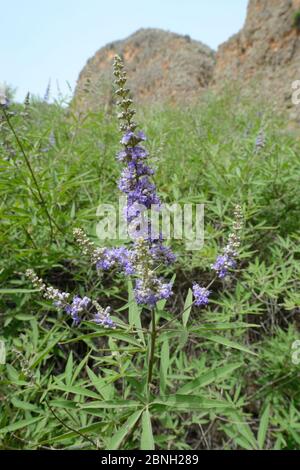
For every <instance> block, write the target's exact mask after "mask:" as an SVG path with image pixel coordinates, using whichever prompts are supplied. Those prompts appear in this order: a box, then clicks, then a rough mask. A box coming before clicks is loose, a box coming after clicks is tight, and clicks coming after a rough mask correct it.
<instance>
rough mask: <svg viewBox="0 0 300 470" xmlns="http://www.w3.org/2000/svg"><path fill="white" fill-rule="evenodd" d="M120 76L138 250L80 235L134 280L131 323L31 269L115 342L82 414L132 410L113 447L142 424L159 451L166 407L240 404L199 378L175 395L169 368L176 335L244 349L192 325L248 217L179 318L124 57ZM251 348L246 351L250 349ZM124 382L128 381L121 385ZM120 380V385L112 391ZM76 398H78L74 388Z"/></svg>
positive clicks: (98, 265) (232, 258)
mask: <svg viewBox="0 0 300 470" xmlns="http://www.w3.org/2000/svg"><path fill="white" fill-rule="evenodd" d="M114 75H115V82H116V85H117V90H116V95H117V96H118V98H119V101H118V106H119V108H120V112H119V114H118V119H119V120H120V130H121V132H122V137H121V140H120V143H121V145H122V150H121V151H120V152H119V153H118V155H117V159H118V161H119V162H120V163H121V164H122V165H123V168H122V171H121V177H120V180H119V183H118V187H119V189H120V191H121V192H122V193H124V194H125V195H126V197H127V204H126V207H125V210H124V217H125V219H126V221H127V223H128V226H129V229H130V233H131V235H132V241H131V243H130V245H126V246H121V247H115V248H110V247H99V246H96V245H95V243H94V242H92V241H91V240H90V239H89V238H88V237H87V235H86V234H85V232H84V231H83V230H82V229H80V228H77V229H75V230H74V237H75V240H76V242H77V244H78V245H79V247H80V248H81V250H82V253H83V255H84V256H87V257H88V258H89V262H90V263H91V264H92V265H93V266H94V267H95V269H96V270H97V271H98V272H100V271H109V270H114V271H118V272H120V273H122V274H123V275H124V276H127V277H128V278H129V301H128V304H127V305H126V308H127V310H128V323H126V322H124V321H123V320H122V319H121V318H120V315H116V312H113V311H112V309H111V308H110V306H102V305H100V304H99V302H98V300H97V299H91V298H90V297H88V296H86V295H84V296H83V297H82V296H79V295H78V294H75V295H74V296H73V297H72V296H71V294H70V293H69V292H61V291H59V290H58V289H56V288H54V287H52V286H47V285H46V284H45V282H44V281H43V280H42V279H40V278H39V277H38V276H37V275H36V273H35V272H34V271H33V270H31V269H28V270H27V272H26V275H27V277H28V278H29V279H30V281H31V282H32V283H33V285H34V287H35V288H37V289H38V290H39V291H40V292H41V294H42V295H43V297H44V298H45V299H46V300H50V301H52V302H53V304H54V306H55V307H56V308H58V309H61V310H63V311H64V312H65V313H66V314H67V315H68V316H69V317H70V319H71V320H72V322H73V325H74V326H76V327H78V326H80V325H82V326H83V329H84V331H85V334H84V335H83V336H81V337H79V338H77V339H76V340H83V339H85V340H89V339H92V338H93V339H94V338H97V337H99V338H103V337H105V336H106V337H107V338H108V339H109V341H110V343H109V344H110V347H111V354H112V357H114V358H117V359H118V361H116V362H114V361H112V362H111V363H110V364H111V369H112V370H114V369H115V368H119V373H118V374H113V375H111V371H110V372H108V373H107V376H106V378H104V379H103V387H100V392H99V393H100V395H99V396H100V398H101V400H90V401H89V402H88V403H84V404H82V403H78V406H80V407H81V408H82V409H86V410H88V409H93V410H94V412H95V410H97V409H99V410H100V409H106V408H108V409H110V408H112V407H113V408H114V409H116V410H125V414H124V415H122V416H121V418H120V424H119V423H118V426H117V430H115V429H114V430H113V431H112V433H111V436H110V437H109V440H108V441H107V447H108V448H109V449H116V448H119V447H120V446H121V445H122V444H124V443H125V442H126V440H127V438H128V436H129V435H130V433H132V432H133V431H134V430H135V429H136V427H139V425H140V426H141V433H140V436H141V438H140V446H141V448H142V449H153V448H155V435H154V434H155V433H153V426H152V416H153V415H154V416H155V415H157V414H158V413H164V412H165V411H166V410H173V411H176V410H177V411H195V410H196V411H199V412H204V413H205V412H209V411H210V410H215V409H219V411H220V410H221V411H222V412H224V413H225V412H226V410H231V409H232V407H233V405H232V403H230V402H227V401H226V400H225V399H224V398H222V397H220V396H219V395H218V394H215V395H216V396H214V397H213V398H207V397H205V395H203V394H199V393H192V392H194V391H196V392H197V390H198V388H199V383H200V382H201V380H200V382H199V378H195V379H194V380H189V381H188V382H187V383H184V384H181V385H179V387H177V391H176V392H175V393H168V391H167V389H168V369H169V367H170V351H173V348H172V347H170V340H171V339H172V340H173V338H174V339H176V338H178V337H179V338H180V337H184V338H185V339H184V343H186V342H187V340H188V335H189V334H190V335H192V336H193V335H195V336H196V337H197V336H198V337H199V336H200V337H204V338H207V339H212V340H213V341H215V342H217V343H218V342H219V343H220V344H226V345H229V346H231V347H237V348H238V349H239V345H236V344H235V343H234V342H232V341H231V342H230V341H228V340H227V342H226V341H225V340H222V336H218V335H214V336H213V337H212V336H211V335H210V334H209V332H211V331H214V330H218V329H223V328H224V325H223V328H222V325H221V327H220V325H215V326H214V325H208V326H207V325H205V324H203V325H201V326H199V324H198V323H199V322H198V321H197V320H196V323H194V324H193V325H191V326H190V325H189V320H190V315H191V310H192V307H193V306H195V307H203V308H204V307H206V306H207V305H208V304H209V302H210V296H211V295H212V286H213V284H214V282H215V281H216V280H224V279H226V278H228V277H229V276H230V273H231V271H232V270H235V269H236V266H237V257H238V249H239V246H240V232H241V229H242V227H243V218H242V211H241V208H240V206H239V205H237V206H236V208H235V212H234V224H233V230H232V233H231V234H230V235H229V238H228V242H227V244H226V246H225V247H224V249H223V252H222V254H220V255H219V256H218V257H217V259H216V260H215V262H214V263H213V264H212V265H211V269H212V271H213V272H214V277H213V279H212V281H211V282H210V283H209V284H208V285H207V286H202V285H200V284H199V283H197V282H195V283H194V284H193V285H192V286H191V289H189V290H188V293H187V297H186V302H185V307H184V309H183V311H181V312H180V313H179V314H178V315H174V316H173V317H172V315H170V313H169V312H167V311H166V308H165V307H166V305H167V302H168V300H169V298H170V297H171V296H172V295H173V288H174V278H173V279H172V280H167V279H165V278H164V277H163V271H164V267H165V266H170V265H172V264H173V263H174V262H175V260H176V257H175V255H174V254H173V252H172V250H171V249H170V248H169V247H168V246H166V244H165V243H164V239H163V236H162V234H161V233H156V232H155V231H154V230H153V227H152V226H151V223H150V222H148V223H147V224H146V226H143V227H141V226H140V216H141V214H142V213H143V212H144V211H145V212H146V211H149V210H150V209H151V208H152V207H153V206H155V207H156V210H160V205H161V201H160V198H159V196H158V194H157V191H156V187H155V184H154V182H153V175H154V170H153V169H152V168H151V167H150V165H149V163H148V156H149V155H148V152H147V150H146V148H145V141H146V136H145V134H144V132H143V131H140V130H137V129H138V125H137V124H136V123H135V122H134V121H133V116H134V115H135V110H134V109H133V108H132V100H131V99H130V97H129V95H130V91H129V89H128V88H127V87H126V82H127V77H126V72H125V71H124V66H123V63H122V60H121V59H120V57H118V56H117V57H116V58H115V62H114ZM86 329H91V330H92V333H90V332H89V331H88V332H86ZM71 341H73V340H71ZM124 342H125V343H127V344H129V345H130V346H134V348H133V347H132V348H131V349H130V348H126V349H125V350H126V353H125V354H123V353H122V351H123V350H124V348H123V346H122V345H123V343H124ZM243 349H244V351H246V348H243ZM176 351H177V350H176ZM128 359H129V360H128ZM159 360H160V365H159ZM239 366H240V364H228V365H226V366H224V367H221V368H220V369H219V370H216V371H214V374H213V376H212V377H210V378H206V380H204V383H205V384H209V383H212V382H213V380H214V379H217V378H218V377H224V376H226V375H227V374H229V373H230V372H231V371H232V370H234V369H235V368H237V367H239ZM158 371H159V374H158V373H157V372H158ZM158 377H159V378H158ZM90 379H91V380H92V383H93V385H95V386H96V388H97V390H99V383H98V382H97V378H95V376H94V374H93V372H91V374H90ZM101 380H102V379H101ZM118 381H121V382H122V386H121V387H120V386H119V382H118ZM113 382H115V387H114V388H113V391H112V389H111V387H112V385H111V384H112V383H113ZM96 384H98V385H96ZM60 387H61V385H60ZM120 388H121V389H120ZM60 389H62V388H60ZM103 389H104V390H107V389H109V390H110V392H109V393H104V392H103V391H101V390H103ZM70 390H71V389H70ZM65 391H67V390H65ZM71 393H75V392H74V390H73V391H71ZM87 396H89V395H87ZM90 397H91V396H90ZM91 398H95V397H94V396H93V397H91Z"/></svg>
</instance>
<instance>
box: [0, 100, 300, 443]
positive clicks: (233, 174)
mask: <svg viewBox="0 0 300 470" xmlns="http://www.w3.org/2000/svg"><path fill="white" fill-rule="evenodd" d="M10 110H11V111H13V112H14V113H15V114H14V115H11V116H9V119H10V121H11V123H12V125H13V128H14V129H15V131H16V134H17V136H18V138H19V140H20V143H21V146H22V148H23V150H24V152H25V155H26V156H27V157H28V162H27V163H26V160H25V159H24V154H23V153H22V151H21V150H20V147H19V146H18V143H17V142H16V139H15V136H14V135H13V134H12V132H11V129H10V128H9V127H8V125H7V122H6V121H5V120H4V119H2V120H1V123H0V135H1V147H0V158H1V180H0V194H1V198H0V201H1V203H0V217H1V232H0V244H1V260H0V283H1V287H0V305H1V312H0V314H1V317H0V321H1V336H0V339H2V340H4V342H5V346H6V353H7V360H6V364H3V365H0V370H1V379H0V387H1V389H0V406H1V414H0V445H1V448H5V449H10V448H12V449H21V448H26V449H28V448H33V449H38V448H64V449H72V448H94V447H96V446H97V447H98V448H112V446H114V445H117V444H118V443H117V442H116V441H112V440H110V439H111V438H110V436H112V435H114V433H115V432H116V431H117V430H119V431H120V430H121V429H122V426H123V425H124V423H125V422H126V420H127V419H128V420H130V419H131V420H133V418H132V416H133V415H129V412H128V409H126V408H122V404H121V403H119V404H118V407H116V406H114V407H113V406H112V407H111V408H106V409H102V408H101V407H100V408H91V407H89V406H88V402H90V401H91V399H96V400H98V401H99V400H100V401H101V400H104V401H110V400H112V399H113V398H114V397H115V394H116V391H119V390H120V389H122V386H124V381H123V382H122V377H124V376H125V374H128V383H127V386H126V387H127V388H126V389H125V390H123V391H122V393H123V398H124V400H126V399H128V397H129V396H130V395H131V392H132V390H133V389H135V390H137V391H138V390H139V383H138V380H137V374H138V371H137V369H136V364H135V365H134V358H135V354H136V351H137V350H139V348H141V345H140V344H134V343H127V342H126V339H125V341H123V342H122V343H121V345H122V350H121V352H120V351H119V352H117V351H116V343H117V342H116V338H114V337H113V336H109V337H108V338H107V339H105V338H104V339H103V338H101V337H100V338H96V339H95V340H94V339H93V338H92V337H90V336H87V337H85V338H83V339H82V340H80V341H79V340H78V336H80V334H83V333H84V332H85V330H84V331H83V332H79V331H78V329H76V328H74V327H72V326H71V324H70V323H68V321H66V318H65V315H64V314H63V313H57V312H56V310H55V309H53V308H52V307H51V306H50V305H49V304H48V303H47V302H45V301H41V299H40V298H39V296H38V294H37V293H36V292H34V291H33V290H32V289H30V286H28V283H27V281H26V280H25V277H24V271H25V270H26V269H27V268H29V267H30V268H34V269H35V270H36V271H37V272H38V273H39V274H40V275H41V276H42V277H43V278H45V279H46V280H47V282H49V283H52V284H53V285H55V286H56V287H59V288H61V289H62V290H66V291H70V292H74V291H75V287H76V288H77V290H78V285H79V286H80V292H79V293H81V294H83V293H86V294H87V295H91V294H95V293H96V295H97V298H98V299H99V301H100V302H101V303H102V304H104V305H106V304H110V305H112V306H113V307H114V309H115V311H117V312H118V316H119V318H124V320H126V319H127V316H128V309H130V305H128V304H127V285H126V283H125V282H124V280H123V279H122V278H121V277H120V278H117V280H116V279H114V281H113V282H112V279H111V277H110V275H105V276H103V277H99V276H97V275H96V274H95V272H94V270H93V268H92V267H89V266H87V262H86V260H84V259H82V257H81V254H80V253H79V250H78V247H77V246H76V245H75V244H74V241H73V237H72V229H73V228H74V227H82V228H84V229H85V230H86V231H87V232H88V233H89V235H90V237H91V238H94V239H95V240H96V237H95V227H96V223H97V216H96V210H97V206H98V205H99V204H100V203H110V204H111V203H117V198H118V194H117V192H116V190H115V188H116V182H117V179H118V176H119V166H118V163H117V162H116V161H115V154H116V152H117V150H118V149H119V144H118V142H119V139H120V136H119V134H118V131H117V128H118V126H117V120H116V117H115V115H114V114H108V112H102V113H101V112H99V113H90V114H87V115H85V116H84V115H78V114H77V113H76V111H75V110H74V109H73V108H72V107H65V106H62V105H61V104H60V103H55V104H51V105H48V104H46V103H43V102H40V101H38V100H33V101H32V102H31V104H30V105H29V106H26V107H25V108H24V107H23V106H21V105H12V107H11V108H10ZM257 110H258V106H257V103H253V102H251V100H250V99H249V100H246V99H244V100H243V101H241V99H239V98H238V97H237V96H235V95H234V94H233V93H230V92H227V93H226V94H224V95H223V96H219V97H214V96H210V95H208V96H207V97H206V98H205V99H204V101H203V102H202V103H201V105H199V106H195V107H191V108H189V109H186V110H180V109H177V108H166V107H165V108H151V109H143V110H140V111H139V115H138V117H137V120H138V122H140V123H141V127H142V128H143V129H144V130H145V132H146V134H147V135H148V138H149V147H148V148H149V149H150V151H151V155H152V156H153V158H152V163H153V164H154V165H155V166H156V167H157V173H156V177H155V180H156V181H155V182H156V185H157V187H158V189H159V192H160V195H161V197H162V199H163V200H164V201H166V202H182V203H183V202H193V203H204V204H205V245H204V247H203V249H202V250H201V251H199V252H187V251H186V250H185V249H184V245H182V244H180V243H179V242H174V244H173V245H174V249H175V251H176V253H177V255H178V261H177V263H176V280H175V295H174V296H173V298H172V300H170V302H169V309H168V311H169V314H168V315H169V316H170V317H169V318H172V315H176V314H178V312H180V310H182V308H183V306H184V302H185V297H186V292H187V290H188V288H189V287H190V286H191V284H192V282H193V281H195V280H196V281H197V282H199V283H200V284H201V283H205V281H206V280H207V279H209V278H210V277H211V272H210V264H211V263H212V262H213V261H214V259H215V257H216V255H217V253H218V251H219V249H220V246H222V245H223V243H224V241H225V240H226V236H227V234H228V231H229V229H230V224H231V214H232V208H233V207H234V205H235V203H236V202H240V203H241V204H242V206H243V208H244V212H245V218H246V228H245V231H244V239H243V243H242V253H241V262H240V264H239V269H238V270H237V271H236V272H235V275H234V279H233V280H232V281H230V282H229V283H228V284H226V285H225V286H224V285H222V283H221V281H220V282H219V283H217V284H216V285H215V286H214V292H213V294H212V302H211V304H210V306H209V307H208V308H207V309H205V310H198V309H194V308H193V309H192V311H191V316H190V319H191V328H195V327H197V326H201V325H202V324H203V323H207V322H217V323H219V324H222V325H223V326H224V327H225V325H226V324H228V323H229V322H230V325H231V326H230V328H228V329H224V330H223V331H222V332H221V333H220V332H218V336H217V340H216V338H215V340H214V338H212V337H211V335H210V336H209V335H206V336H205V335H200V336H199V334H195V332H194V334H193V335H192V338H191V340H189V341H187V340H186V339H185V337H184V336H183V337H182V338H181V340H180V342H179V345H177V346H173V342H172V341H171V338H169V337H168V336H166V337H163V338H164V341H162V349H161V352H160V353H159V354H161V355H162V357H161V359H162V360H161V366H160V369H155V370H154V377H155V380H156V382H155V383H156V385H157V387H162V389H163V391H164V393H173V392H174V391H175V390H177V391H178V390H180V387H182V385H181V384H182V381H184V380H187V381H188V383H189V382H192V381H193V380H194V379H197V378H199V384H200V385H199V386H198V387H196V390H197V391H199V390H200V391H201V389H202V387H203V386H204V384H206V387H207V388H206V392H205V396H206V398H208V397H211V398H214V399H221V398H226V400H227V402H228V403H231V405H232V407H231V408H230V409H228V410H222V412H220V413H218V411H217V410H215V409H208V410H207V409H205V407H203V408H201V407H200V408H199V409H198V408H197V411H191V410H190V411H188V410H185V411H184V412H183V411H182V410H181V409H180V404H178V403H177V405H176V406H177V407H178V411H177V412H175V413H174V414H172V415H170V414H169V413H168V411H167V408H165V406H168V405H162V404H153V405H152V407H153V410H156V413H157V414H156V415H155V417H154V420H153V421H152V427H153V430H154V436H155V446H156V448H158V449H167V448H168V449H169V448H170V449H205V448H212V449H238V448H244V449H259V448H265V449H274V448H275V449H296V448H298V447H299V443H300V432H299V429H300V409H299V405H300V396H299V385H298V384H299V365H297V364H293V361H292V352H293V350H292V344H293V342H294V341H295V340H296V339H299V319H298V315H299V305H300V296H299V284H300V281H299V279H300V277H299V273H300V268H299V255H300V250H299V229H300V219H299V209H300V187H299V180H300V169H299V150H300V148H299V140H298V139H297V137H296V136H295V135H293V134H292V133H290V132H288V131H287V130H285V129H286V127H287V126H286V123H285V121H284V119H283V118H281V117H277V116H275V115H274V114H273V113H272V112H270V111H269V110H268V109H267V108H266V109H264V110H263V112H261V110H260V112H258V111H257ZM261 129H263V130H264V134H265V136H266V138H265V146H264V147H263V148H262V149H260V150H259V151H257V150H256V149H255V141H256V138H257V135H258V134H259V132H260V130H261ZM28 164H29V165H28ZM33 175H34V176H33ZM35 180H36V182H37V185H36V184H35ZM41 198H42V199H41ZM236 281H238V282H236ZM224 287H225V289H224ZM124 305H125V306H124ZM147 315H148V314H147V312H146V313H145V318H146V320H147ZM165 315H167V314H166V313H165ZM166 319H167V320H168V317H167V316H166ZM143 321H144V320H143ZM242 323H248V324H249V323H250V324H254V325H256V326H255V327H251V328H246V327H243V326H242ZM235 324H236V325H237V327H236V328H234V325H235ZM220 338H221V340H222V341H221V342H220ZM70 340H73V341H74V342H69V341H70ZM229 342H231V343H234V344H239V345H241V346H242V347H243V348H246V349H251V351H252V352H254V353H256V355H254V354H247V355H246V357H245V355H244V353H243V351H241V349H236V348H228V347H227V346H226V344H227V343H229ZM232 364H236V367H233V366H232ZM227 365H228V367H229V368H228V369H225V370H224V368H225V367H226V366H227ZM214 370H217V371H219V374H217V375H216V377H214V381H212V380H210V379H209V373H210V372H211V371H214ZM122 384H123V385H122ZM201 384H202V385H201ZM191 403H192V400H191ZM132 406H134V405H132ZM172 406H174V404H173V405H172ZM191 406H192V405H191ZM193 406H194V405H193ZM136 413H137V412H136ZM137 419H139V418H138V417H137ZM142 422H143V423H144V424H145V427H144V430H145V429H148V428H147V427H149V420H148V415H147V413H146V411H144V412H143V417H142ZM131 424H132V429H131V433H130V436H123V437H124V439H123V438H121V441H120V442H119V444H118V445H122V446H123V448H125V449H133V448H137V447H138V446H139V428H138V427H137V426H136V425H135V424H134V423H133V421H132V423H131ZM78 430H79V434H78ZM118 436H120V433H119V434H118ZM118 436H117V437H118ZM148 438H149V436H147V434H146V435H145V432H143V436H142V440H143V441H144V442H146V443H147V442H148V443H149V439H148ZM145 445H147V444H145Z"/></svg>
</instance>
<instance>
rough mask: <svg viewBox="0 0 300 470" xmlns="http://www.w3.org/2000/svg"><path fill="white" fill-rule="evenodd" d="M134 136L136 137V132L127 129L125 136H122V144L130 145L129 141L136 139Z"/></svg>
mask: <svg viewBox="0 0 300 470" xmlns="http://www.w3.org/2000/svg"><path fill="white" fill-rule="evenodd" d="M134 137H135V136H134V132H132V131H127V132H126V133H125V134H124V135H123V137H122V139H121V144H123V145H128V144H129V142H130V141H132V140H133V139H134Z"/></svg>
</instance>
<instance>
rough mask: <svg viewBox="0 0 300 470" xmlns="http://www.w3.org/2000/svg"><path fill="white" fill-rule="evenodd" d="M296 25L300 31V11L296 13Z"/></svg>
mask: <svg viewBox="0 0 300 470" xmlns="http://www.w3.org/2000/svg"><path fill="white" fill-rule="evenodd" d="M294 27H295V28H296V29H297V30H298V31H300V11H297V12H296V13H295V14H294Z"/></svg>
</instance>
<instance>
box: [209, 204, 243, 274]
mask: <svg viewBox="0 0 300 470" xmlns="http://www.w3.org/2000/svg"><path fill="white" fill-rule="evenodd" d="M242 227H243V216H242V211H241V207H240V206H239V205H237V206H236V208H235V211H234V223H233V231H232V233H231V234H230V235H229V238H228V242H227V245H226V246H225V248H224V249H223V253H222V254H221V255H219V256H218V257H217V259H216V261H215V263H214V264H212V265H211V268H212V269H213V270H214V271H216V273H217V275H218V277H219V278H221V279H222V278H224V277H226V276H227V275H228V271H229V269H234V268H235V267H236V260H235V258H236V257H237V256H238V248H239V246H240V243H241V241H240V234H239V232H240V231H241V229H242Z"/></svg>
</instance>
